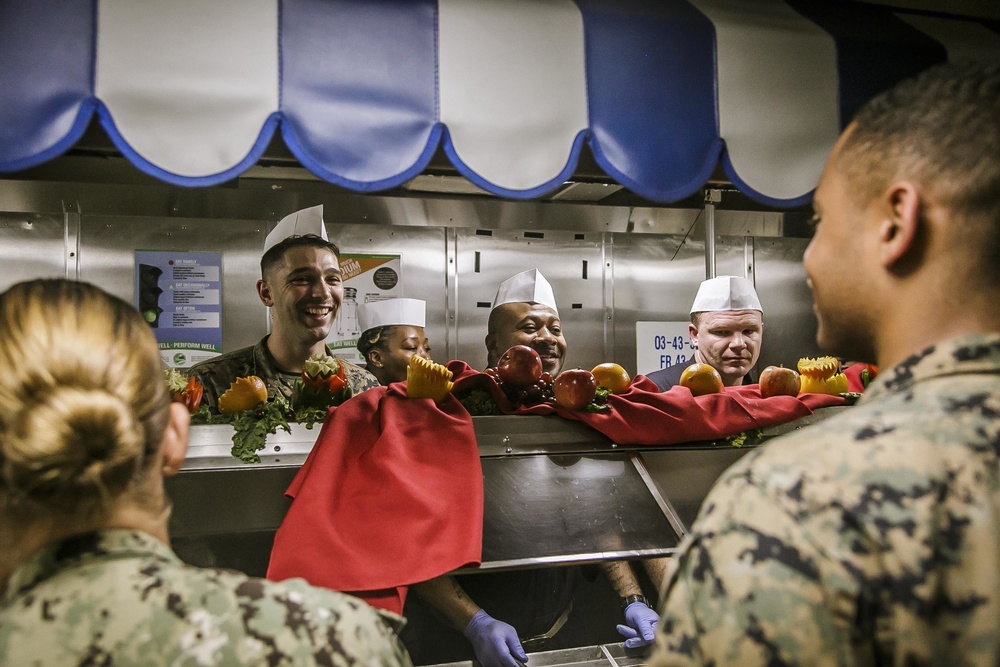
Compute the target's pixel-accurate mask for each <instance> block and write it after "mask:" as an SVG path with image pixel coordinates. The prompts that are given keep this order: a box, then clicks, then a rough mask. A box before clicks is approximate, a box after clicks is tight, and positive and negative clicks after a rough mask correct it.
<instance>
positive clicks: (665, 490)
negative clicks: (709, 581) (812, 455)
mask: <svg viewBox="0 0 1000 667" xmlns="http://www.w3.org/2000/svg"><path fill="white" fill-rule="evenodd" d="M843 409H845V408H841V407H833V408H823V409H820V410H817V411H816V412H815V413H814V414H812V415H810V416H809V417H807V418H805V419H802V420H798V421H795V422H791V423H788V424H783V425H780V426H775V427H770V428H767V429H765V430H764V432H763V435H762V437H760V438H757V439H753V440H749V441H748V442H747V443H746V444H744V446H743V447H739V448H737V447H733V446H732V445H731V444H729V443H728V442H726V441H720V442H699V443H689V444H682V445H676V444H675V445H668V446H663V447H656V446H632V447H622V446H619V445H617V444H615V443H614V442H611V441H610V440H609V439H608V438H606V437H605V436H603V435H601V434H600V433H598V432H596V431H594V430H592V429H590V428H588V427H586V426H584V425H583V424H581V423H579V422H573V421H569V420H565V419H562V418H560V417H557V416H527V415H523V416H496V417H473V425H474V429H475V434H476V441H477V446H478V448H479V453H480V457H481V464H482V470H483V482H484V517H483V559H482V560H483V562H482V566H481V568H480V569H481V570H501V569H512V568H518V567H528V566H532V567H537V566H540V565H562V564H568V563H593V562H599V561H605V560H620V559H633V558H649V557H654V556H663V555H668V554H671V553H673V551H674V550H675V549H676V547H677V544H678V542H679V541H680V538H681V537H683V535H684V534H685V533H686V532H687V529H688V527H689V526H690V525H691V523H692V521H693V520H694V517H695V515H696V514H697V510H698V507H699V505H700V504H701V501H702V499H703V498H704V497H705V494H706V493H707V492H708V489H709V488H710V487H711V485H712V483H713V482H714V481H715V479H716V478H717V477H718V476H719V475H720V474H721V473H722V471H723V470H725V469H726V468H727V467H728V466H729V465H731V464H732V463H733V462H734V461H736V460H737V459H738V458H739V457H740V456H742V455H743V454H744V453H746V451H748V450H749V449H750V448H752V447H754V446H756V445H758V444H760V443H761V442H764V441H766V440H767V439H769V438H772V437H774V436H776V435H779V434H781V433H784V432H787V431H789V430H792V429H797V428H801V427H802V426H804V425H807V424H809V423H812V422H815V421H818V420H821V419H824V418H826V417H828V416H829V415H830V414H833V413H835V412H836V411H838V410H843ZM291 429H292V432H291V433H285V432H284V431H279V432H278V433H277V434H276V435H272V436H268V440H267V446H266V448H265V449H264V450H263V451H261V452H260V456H261V462H260V463H257V464H244V463H242V462H240V461H239V460H237V459H235V458H233V457H232V456H231V455H230V453H229V450H230V448H231V446H232V440H231V438H232V428H231V427H229V426H225V425H211V426H194V427H192V429H191V438H190V445H189V449H188V455H187V458H186V460H185V464H184V468H183V469H182V470H181V472H180V473H179V474H178V475H176V476H175V477H172V478H169V479H168V480H167V490H168V493H169V494H170V497H171V499H172V500H173V503H174V511H173V516H172V518H171V525H170V528H171V535H172V537H173V541H174V546H175V548H176V549H177V551H178V553H179V554H180V555H181V556H182V557H183V558H184V559H185V560H187V561H188V562H192V563H194V564H198V565H211V566H217V567H230V568H234V569H238V570H242V571H245V572H248V573H249V574H253V575H261V576H262V575H263V574H264V572H265V570H266V567H267V559H268V555H269V553H270V547H271V542H272V540H273V537H274V532H275V531H276V530H277V528H278V526H279V525H280V523H281V520H282V518H283V517H284V515H285V512H286V511H287V509H288V505H289V502H290V501H289V500H288V499H287V498H285V496H284V491H285V489H286V488H287V487H288V485H289V483H290V482H291V481H292V478H293V477H294V476H295V474H296V472H297V471H298V469H299V467H300V466H301V465H302V463H303V462H304V461H305V459H306V456H307V455H308V454H309V451H310V449H311V448H312V446H313V443H314V441H315V439H316V436H317V435H318V433H319V425H317V426H315V427H314V428H313V429H307V428H305V426H303V425H301V424H292V425H291ZM427 446H428V447H434V446H435V443H434V438H433V434H431V435H429V437H428V441H427ZM386 520H391V518H389V517H387V518H386Z"/></svg>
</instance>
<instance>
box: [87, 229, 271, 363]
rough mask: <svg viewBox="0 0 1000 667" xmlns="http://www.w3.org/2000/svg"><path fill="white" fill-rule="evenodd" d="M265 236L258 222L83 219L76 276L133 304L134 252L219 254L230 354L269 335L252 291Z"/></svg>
mask: <svg viewBox="0 0 1000 667" xmlns="http://www.w3.org/2000/svg"><path fill="white" fill-rule="evenodd" d="M265 233H266V231H265V225H264V224H263V223H262V222H261V221H259V220H216V219H196V218H137V217H132V216H101V215H95V216H88V215H85V216H83V219H82V222H81V233H80V278H81V279H82V280H87V281H90V282H93V283H96V284H98V285H100V286H101V287H103V288H104V289H106V290H108V291H109V292H111V293H113V294H116V295H118V296H120V297H121V298H123V299H125V300H126V301H129V302H130V303H131V302H133V298H134V297H133V294H134V282H133V281H134V274H135V256H134V253H135V251H136V250H137V249H141V250H195V251H209V252H221V253H222V303H223V309H222V348H223V350H224V351H227V352H228V351H231V350H235V349H238V348H241V347H245V346H247V345H253V344H254V343H256V342H257V341H258V340H260V338H261V337H262V336H263V335H264V334H266V333H267V308H265V307H264V305H263V304H261V302H260V299H259V298H258V297H257V287H256V285H257V280H258V278H260V255H261V248H263V247H264V236H265Z"/></svg>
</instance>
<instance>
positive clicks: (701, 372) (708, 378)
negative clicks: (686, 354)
mask: <svg viewBox="0 0 1000 667" xmlns="http://www.w3.org/2000/svg"><path fill="white" fill-rule="evenodd" d="M680 385H681V386H682V387H687V388H688V389H690V390H691V393H692V394H694V395H695V396H701V395H703V394H718V393H719V392H720V391H722V376H721V375H719V371H717V370H715V368H714V367H712V366H709V365H708V364H701V363H693V364H691V365H690V366H688V367H687V368H685V369H684V372H683V373H681V381H680Z"/></svg>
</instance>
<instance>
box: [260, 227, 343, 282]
mask: <svg viewBox="0 0 1000 667" xmlns="http://www.w3.org/2000/svg"><path fill="white" fill-rule="evenodd" d="M303 246H304V247H312V248H326V249H327V250H329V251H330V252H332V253H333V255H334V256H335V257H336V258H337V261H338V262H339V261H340V248H338V247H337V244H336V243H333V242H332V241H327V240H326V239H324V238H323V237H321V236H317V235H316V234H302V235H298V234H295V235H292V236H289V237H288V238H286V239H284V240H282V241H281V242H280V243H276V244H274V245H273V246H271V247H270V248H268V249H267V252H265V253H264V256H263V257H261V258H260V277H261V278H264V277H265V276H266V275H267V272H268V271H270V270H271V269H272V268H274V267H275V266H277V265H278V264H280V263H281V260H282V259H283V258H284V256H285V252H286V251H287V250H289V249H290V248H298V247H303Z"/></svg>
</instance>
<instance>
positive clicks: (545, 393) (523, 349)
mask: <svg viewBox="0 0 1000 667" xmlns="http://www.w3.org/2000/svg"><path fill="white" fill-rule="evenodd" d="M484 372H485V373H486V375H488V376H489V377H491V378H493V380H494V381H495V382H496V383H497V386H499V387H500V390H501V391H502V392H503V393H504V395H505V396H506V397H507V399H508V400H509V401H510V402H511V403H512V404H514V405H524V406H529V407H530V406H532V405H538V404H539V403H546V402H548V401H551V400H552V376H551V375H550V374H549V373H546V372H544V371H543V370H542V358H541V357H540V356H538V352H535V350H534V349H532V348H530V347H528V346H527V345H514V346H512V347H510V348H508V349H507V351H506V352H504V353H503V355H502V356H501V357H500V361H498V362H497V365H496V366H495V367H492V368H487V369H486V370H485V371H484Z"/></svg>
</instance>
